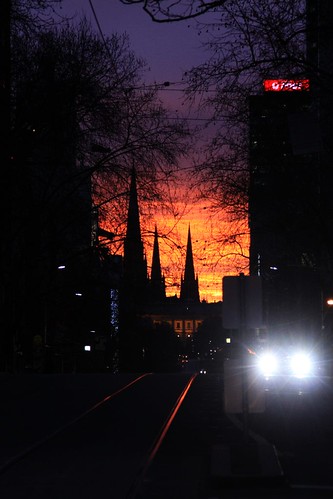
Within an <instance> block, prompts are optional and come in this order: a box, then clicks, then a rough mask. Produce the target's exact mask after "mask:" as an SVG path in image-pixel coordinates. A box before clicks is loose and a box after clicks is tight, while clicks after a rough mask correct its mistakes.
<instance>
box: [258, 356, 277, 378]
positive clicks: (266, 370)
mask: <svg viewBox="0 0 333 499" xmlns="http://www.w3.org/2000/svg"><path fill="white" fill-rule="evenodd" d="M278 367H279V363H278V359H277V357H276V355H274V354H273V353H268V352H267V353H265V354H263V355H260V357H259V359H258V368H259V371H260V372H261V374H262V375H263V376H265V377H267V378H268V377H270V376H273V375H274V374H276V373H277V371H278Z"/></svg>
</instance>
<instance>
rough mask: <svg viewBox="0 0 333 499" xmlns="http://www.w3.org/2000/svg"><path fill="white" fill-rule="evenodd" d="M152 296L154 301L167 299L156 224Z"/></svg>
mask: <svg viewBox="0 0 333 499" xmlns="http://www.w3.org/2000/svg"><path fill="white" fill-rule="evenodd" d="M150 284H151V296H152V299H153V301H161V300H164V299H165V281H164V277H163V276H162V270H161V260H160V250H159V245H158V233H157V227H156V225H155V234H154V247H153V258H152V264H151V276H150Z"/></svg>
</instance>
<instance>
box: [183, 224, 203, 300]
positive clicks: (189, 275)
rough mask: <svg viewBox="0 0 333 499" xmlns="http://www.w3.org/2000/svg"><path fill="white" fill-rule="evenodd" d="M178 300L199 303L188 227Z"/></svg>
mask: <svg viewBox="0 0 333 499" xmlns="http://www.w3.org/2000/svg"><path fill="white" fill-rule="evenodd" d="M180 299H181V301H183V302H187V303H199V302H200V298H199V284H198V278H196V277H195V273H194V263H193V252H192V239H191V229H190V226H189V227H188V234H187V248H186V260H185V272H184V279H182V280H181V287H180Z"/></svg>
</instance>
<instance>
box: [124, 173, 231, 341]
mask: <svg viewBox="0 0 333 499" xmlns="http://www.w3.org/2000/svg"><path fill="white" fill-rule="evenodd" d="M121 296H122V297H123V313H125V314H127V315H128V314H131V313H135V314H136V315H138V316H140V317H141V318H145V319H150V321H151V322H152V324H153V325H154V326H155V327H158V326H161V325H163V324H164V325H168V326H169V328H170V330H172V331H173V332H174V333H175V335H176V336H177V337H179V338H181V339H183V340H186V341H189V340H191V339H192V338H193V335H194V334H195V333H197V331H198V329H199V328H200V326H201V325H202V324H203V322H204V320H205V319H206V318H207V317H211V316H219V317H222V302H218V303H207V302H205V301H202V302H201V301H200V295H199V282H198V277H197V276H196V275H195V270H194V258H193V250H192V240H191V230H190V227H189V228H188V235H187V249H186V259H185V267H184V272H183V275H182V277H181V283H180V296H179V297H177V296H173V297H167V296H166V290H165V276H164V274H163V271H162V267H161V260H160V251H159V236H158V230H157V227H156V226H155V233H154V245H153V254H152V263H151V272H150V276H149V275H148V265H147V260H146V256H145V252H144V245H143V242H142V237H141V227H140V214H139V205H138V195H137V185H136V171H135V169H134V168H133V170H132V174H131V185H130V195H129V206H128V218H127V231H126V237H125V242H124V258H123V287H122V293H121ZM221 327H222V326H221Z"/></svg>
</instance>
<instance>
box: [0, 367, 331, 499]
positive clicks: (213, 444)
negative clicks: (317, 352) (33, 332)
mask: <svg viewBox="0 0 333 499" xmlns="http://www.w3.org/2000/svg"><path fill="white" fill-rule="evenodd" d="M191 376H192V374H190V373H187V374H186V373H182V374H154V375H148V376H145V377H143V378H140V379H139V375H135V374H133V375H132V374H123V375H103V374H96V375H78V374H76V375H20V376H13V375H7V374H2V375H0V392H1V400H2V404H1V406H2V409H1V420H2V424H1V428H0V434H1V435H0V436H1V442H2V445H1V446H0V469H1V474H0V497H1V498H2V499H16V498H29V499H34V498H46V497H47V498H48V499H52V498H55V499H58V498H59V499H60V498H61V499H66V498H71V499H76V498H80V499H84V498H86V497H87V498H88V497H96V498H104V497H105V498H115V499H118V498H131V497H137V498H142V499H149V498H155V499H158V498H161V499H164V498H168V499H169V498H181V497H182V498H186V499H190V498H193V499H194V498H202V499H209V498H210V499H213V498H222V497H223V498H229V497H235V498H236V497H237V498H246V497H258V498H261V497H265V498H266V497H272V498H275V497H276V498H277V497H278V498H289V497H290V498H294V497H302V498H303V497H305V498H306V497H311V498H320V497H332V495H333V478H332V475H331V470H332V469H333V457H332V455H331V448H332V443H333V396H332V390H331V383H330V380H324V382H323V383H321V384H320V385H319V386H317V387H316V388H314V389H312V390H309V391H308V393H298V392H293V391H290V392H282V393H279V392H276V393H273V392H272V393H270V392H268V393H267V394H266V410H265V412H264V413H262V414H253V415H252V414H251V415H249V432H248V435H247V434H246V435H245V434H244V431H243V426H242V417H241V416H240V415H227V414H225V413H224V410H223V376H222V374H218V373H215V374H205V375H200V374H199V375H197V376H196V377H195V379H194V381H193V383H192V385H191V386H190V388H189V390H188V392H187V394H186V396H184V399H183V400H180V398H181V394H182V393H183V390H184V387H186V386H187V383H188V382H189V380H190V378H191ZM133 381H135V383H133ZM126 387H127V388H126ZM177 404H178V406H179V407H178V410H177V411H176V412H175V413H174V415H173V418H170V416H171V415H172V414H173V411H174V409H175V407H176V406H177ZM166 423H168V424H167V425H166ZM163 432H164V433H163ZM156 443H158V445H157V446H156ZM154 449H155V451H154Z"/></svg>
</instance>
